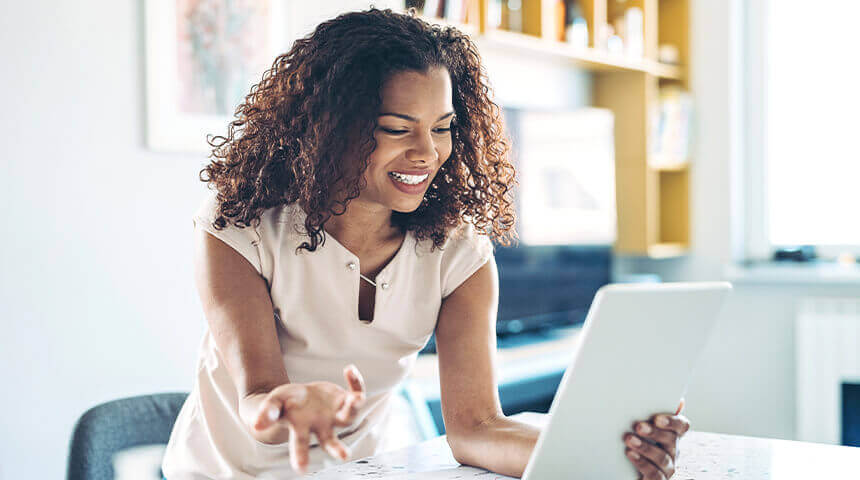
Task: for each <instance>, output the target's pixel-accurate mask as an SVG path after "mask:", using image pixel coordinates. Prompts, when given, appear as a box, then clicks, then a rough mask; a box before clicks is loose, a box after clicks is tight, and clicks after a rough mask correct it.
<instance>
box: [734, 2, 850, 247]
mask: <svg viewBox="0 0 860 480" xmlns="http://www.w3.org/2000/svg"><path fill="white" fill-rule="evenodd" d="M747 14H748V15H747V32H746V33H747V36H746V45H747V47H748V48H747V49H746V52H747V60H746V62H747V63H746V71H747V79H746V83H747V87H748V88H747V89H746V94H747V102H746V105H747V109H748V111H747V116H746V117H747V120H748V121H747V127H748V128H747V130H746V135H747V148H748V150H747V159H748V162H749V165H748V168H749V170H748V171H747V177H748V182H749V185H748V188H747V202H748V203H749V204H750V205H751V208H750V209H748V214H749V215H750V218H748V221H747V225H746V227H747V230H748V238H747V240H748V243H749V244H750V245H749V247H750V248H748V251H747V254H748V256H752V257H753V258H755V257H764V256H768V257H769V256H770V254H771V252H772V251H773V249H774V248H778V247H782V246H795V245H814V246H816V247H817V249H818V252H819V254H820V255H821V256H824V257H835V256H836V255H839V254H841V253H850V254H853V255H857V254H860V215H858V209H860V147H858V140H860V87H858V85H860V64H858V62H857V61H856V60H854V59H856V58H857V57H858V55H860V52H858V46H860V42H858V36H860V29H858V22H860V2H845V1H843V0H818V1H816V2H799V1H786V0H754V1H752V2H749V4H748V11H747Z"/></svg>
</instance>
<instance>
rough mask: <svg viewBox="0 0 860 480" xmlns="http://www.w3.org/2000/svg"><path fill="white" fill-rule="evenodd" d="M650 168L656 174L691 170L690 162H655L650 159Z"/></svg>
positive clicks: (661, 160)
mask: <svg viewBox="0 0 860 480" xmlns="http://www.w3.org/2000/svg"><path fill="white" fill-rule="evenodd" d="M648 168H650V169H651V170H654V171H656V172H683V171H684V170H687V169H689V168H690V162H688V161H686V160H663V159H660V160H655V159H651V158H649V159H648Z"/></svg>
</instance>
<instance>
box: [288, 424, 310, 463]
mask: <svg viewBox="0 0 860 480" xmlns="http://www.w3.org/2000/svg"><path fill="white" fill-rule="evenodd" d="M289 428H290V465H292V467H293V470H295V471H296V472H298V473H301V474H304V473H305V469H307V467H308V450H309V449H310V440H311V435H310V430H308V429H307V428H305V427H298V428H297V427H295V426H293V425H292V424H290V427H289Z"/></svg>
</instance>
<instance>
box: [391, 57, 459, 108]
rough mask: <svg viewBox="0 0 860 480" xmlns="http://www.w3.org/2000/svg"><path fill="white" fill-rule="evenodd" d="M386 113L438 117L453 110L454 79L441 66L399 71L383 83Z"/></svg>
mask: <svg viewBox="0 0 860 480" xmlns="http://www.w3.org/2000/svg"><path fill="white" fill-rule="evenodd" d="M381 94H382V105H381V111H383V112H397V113H403V114H407V115H411V116H414V117H419V118H420V117H428V118H432V119H433V120H435V119H436V118H438V117H439V116H440V115H442V114H444V113H447V112H450V111H451V110H453V108H452V102H451V95H452V93H451V78H450V76H449V75H448V70H447V69H445V68H442V67H438V68H431V69H430V70H429V71H427V72H415V71H404V72H397V73H395V74H393V75H391V77H389V78H388V80H386V81H385V83H384V84H383V85H382V91H381Z"/></svg>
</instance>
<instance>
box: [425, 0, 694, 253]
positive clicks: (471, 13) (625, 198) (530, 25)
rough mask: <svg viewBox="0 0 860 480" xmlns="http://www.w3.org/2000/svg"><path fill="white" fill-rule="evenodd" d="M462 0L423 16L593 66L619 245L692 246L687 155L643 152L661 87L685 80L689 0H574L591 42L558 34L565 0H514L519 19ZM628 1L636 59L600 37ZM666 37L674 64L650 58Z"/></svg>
mask: <svg viewBox="0 0 860 480" xmlns="http://www.w3.org/2000/svg"><path fill="white" fill-rule="evenodd" d="M463 1H464V2H465V3H464V6H465V8H466V9H467V10H468V13H467V14H466V16H467V21H466V22H449V21H447V20H444V19H438V18H433V17H427V20H429V21H431V22H435V23H452V24H453V25H455V26H457V27H459V28H460V29H461V30H463V31H464V32H466V33H468V34H470V35H471V36H472V38H473V39H474V40H475V41H476V43H477V44H478V47H479V48H480V49H482V50H483V49H486V48H490V49H493V50H495V51H506V50H507V51H511V52H515V51H516V52H518V53H523V52H524V53H527V54H529V55H531V56H534V57H540V58H543V59H545V60H546V61H549V62H555V63H558V64H561V65H565V66H569V67H570V68H577V69H581V70H585V71H588V72H591V74H592V85H593V98H592V104H593V105H594V106H597V107H603V108H608V109H610V110H612V112H613V114H614V115H615V166H616V169H615V171H616V202H617V210H618V240H617V241H616V244H615V250H616V252H617V253H619V254H626V255H637V256H648V257H652V258H667V257H676V256H681V255H685V254H686V253H687V251H688V250H689V247H690V222H689V184H690V159H689V158H662V157H661V158H658V157H657V156H651V157H650V158H649V155H650V154H649V152H650V151H651V149H650V148H649V142H650V141H651V140H650V135H649V132H650V130H651V128H652V125H650V123H651V122H652V121H653V111H654V109H655V108H657V104H658V101H659V91H660V87H662V86H666V85H679V86H681V87H682V88H683V89H688V88H689V85H688V77H687V65H689V58H688V55H689V43H688V37H689V0H578V1H576V3H577V4H578V7H579V11H580V12H581V15H582V17H583V18H584V19H585V21H586V24H587V26H588V45H587V46H579V47H574V46H572V45H570V44H568V43H565V42H563V41H561V36H562V35H563V32H564V20H563V16H564V11H565V9H564V6H563V5H564V4H565V3H569V2H566V1H564V0H519V2H517V3H519V4H520V5H521V6H520V8H519V10H517V11H516V20H513V19H514V16H513V15H512V14H511V12H510V11H506V10H504V9H505V8H506V7H505V5H507V3H508V2H507V1H499V0H463ZM630 7H638V8H639V9H640V10H641V12H642V26H643V29H642V31H643V43H642V56H641V57H637V58H633V57H631V56H628V55H625V54H619V53H609V52H608V51H607V49H606V46H605V31H606V30H605V29H606V26H607V25H609V24H610V22H611V21H612V20H613V19H614V18H616V17H617V16H619V15H622V14H623V12H625V11H626V10H627V9H628V8H630ZM499 8H502V10H501V15H500V16H499V13H500V10H499ZM491 13H492V15H494V18H490V16H491ZM560 15H561V18H560ZM499 18H501V21H500V22H499ZM497 22H498V23H499V24H498V25H495V23H497ZM512 27H513V28H515V29H517V27H518V31H511V28H512ZM663 44H671V45H673V46H674V47H675V49H676V51H677V52H678V60H679V61H678V64H677V65H675V64H667V63H660V62H659V61H658V60H657V56H658V54H657V52H658V48H659V46H660V45H663Z"/></svg>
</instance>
